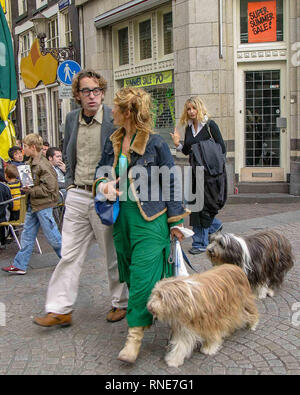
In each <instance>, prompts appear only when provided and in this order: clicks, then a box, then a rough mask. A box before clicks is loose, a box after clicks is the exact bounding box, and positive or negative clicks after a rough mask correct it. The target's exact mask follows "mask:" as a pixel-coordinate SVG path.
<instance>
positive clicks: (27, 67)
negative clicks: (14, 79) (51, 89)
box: [20, 39, 58, 89]
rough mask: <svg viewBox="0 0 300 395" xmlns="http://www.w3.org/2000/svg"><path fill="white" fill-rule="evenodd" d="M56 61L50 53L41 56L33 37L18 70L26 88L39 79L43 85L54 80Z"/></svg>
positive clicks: (37, 43) (38, 46) (32, 85)
mask: <svg viewBox="0 0 300 395" xmlns="http://www.w3.org/2000/svg"><path fill="white" fill-rule="evenodd" d="M57 66H58V62H57V60H56V59H55V58H54V57H53V56H52V55H50V54H47V55H45V56H43V55H42V54H41V51H40V44H39V41H38V39H35V40H34V42H33V44H32V46H31V49H30V52H29V55H28V56H26V57H24V58H22V59H21V63H20V71H21V76H22V78H23V81H24V83H25V86H26V88H28V89H33V88H35V87H36V86H37V85H38V84H39V82H40V81H43V83H44V84H45V85H49V84H52V83H53V82H55V81H56V72H57Z"/></svg>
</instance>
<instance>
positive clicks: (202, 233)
mask: <svg viewBox="0 0 300 395" xmlns="http://www.w3.org/2000/svg"><path fill="white" fill-rule="evenodd" d="M221 226H222V222H221V221H220V220H219V219H218V218H216V217H215V218H214V220H213V222H212V223H211V225H210V227H209V228H203V227H202V226H201V225H199V226H193V232H194V235H193V243H192V246H193V247H195V248H198V249H199V250H201V251H205V250H206V247H207V246H208V244H209V241H208V237H209V235H211V234H213V233H215V232H217V231H218V230H219V229H220V227H221Z"/></svg>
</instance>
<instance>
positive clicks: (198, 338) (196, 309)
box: [147, 265, 258, 367]
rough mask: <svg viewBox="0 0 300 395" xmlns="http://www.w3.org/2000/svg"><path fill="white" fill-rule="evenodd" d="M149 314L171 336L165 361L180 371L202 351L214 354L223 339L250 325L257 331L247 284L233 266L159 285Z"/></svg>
mask: <svg viewBox="0 0 300 395" xmlns="http://www.w3.org/2000/svg"><path fill="white" fill-rule="evenodd" d="M147 308H148V310H149V311H150V312H151V313H152V314H153V316H154V317H156V318H157V319H158V320H159V321H162V322H166V323H168V324H169V325H170V327H171V330H172V338H171V341H170V346H171V347H170V348H171V349H170V351H169V352H168V353H167V354H166V357H165V361H166V363H167V364H168V366H173V367H178V366H180V365H182V364H183V362H184V359H185V358H188V357H190V355H191V354H192V352H193V349H194V347H195V345H196V343H197V342H201V349H200V351H201V352H203V353H204V354H207V355H213V354H215V353H216V352H217V351H218V350H219V348H220V346H221V344H222V342H223V340H222V339H223V338H224V337H226V336H228V335H230V334H231V333H232V332H233V331H235V330H236V329H238V328H242V327H244V326H245V325H249V326H250V328H251V329H252V330H255V328H256V325H257V323H258V311H257V307H256V304H255V297H254V295H253V293H252V292H251V287H250V284H249V281H248V279H247V277H246V275H245V274H244V272H243V271H242V270H241V269H240V268H239V267H237V266H233V265H222V266H220V267H215V268H212V269H210V270H208V271H206V272H203V273H200V274H193V275H190V276H178V277H171V278H168V279H163V280H161V281H159V282H158V283H156V285H155V287H154V289H153V290H152V293H151V296H150V298H149V301H148V304H147Z"/></svg>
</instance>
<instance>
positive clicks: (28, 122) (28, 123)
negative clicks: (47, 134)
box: [24, 97, 33, 134]
mask: <svg viewBox="0 0 300 395" xmlns="http://www.w3.org/2000/svg"><path fill="white" fill-rule="evenodd" d="M24 110H25V111H24V112H25V127H26V134H29V133H33V115H32V114H33V112H32V98H31V97H24Z"/></svg>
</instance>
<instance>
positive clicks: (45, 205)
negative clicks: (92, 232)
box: [2, 133, 61, 274]
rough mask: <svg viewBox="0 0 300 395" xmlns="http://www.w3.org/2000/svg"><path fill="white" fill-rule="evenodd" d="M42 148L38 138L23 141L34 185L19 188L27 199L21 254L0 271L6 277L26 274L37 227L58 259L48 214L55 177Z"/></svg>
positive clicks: (56, 238) (54, 199)
mask: <svg viewBox="0 0 300 395" xmlns="http://www.w3.org/2000/svg"><path fill="white" fill-rule="evenodd" d="M42 146H43V140H42V138H41V137H40V136H39V135H38V134H34V133H31V134H28V135H27V136H26V137H25V138H24V153H25V155H26V156H28V157H29V158H30V159H29V161H28V164H29V165H30V169H31V173H32V178H33V181H34V185H33V186H32V187H22V191H23V192H25V193H26V194H27V195H28V207H27V212H26V217H25V223H24V228H23V232H22V235H21V250H20V251H19V252H18V253H17V255H16V256H15V258H14V261H13V264H12V265H10V266H8V267H4V268H2V270H3V271H5V272H7V273H9V274H26V271H27V267H28V264H29V261H30V258H31V255H32V251H33V248H34V244H35V239H36V237H37V234H38V231H39V228H40V227H42V229H43V232H44V235H45V236H46V238H47V240H48V242H49V244H50V245H51V246H52V247H53V249H54V251H55V252H56V255H57V256H58V257H59V258H60V257H61V235H60V233H59V230H58V228H57V225H56V222H55V220H54V218H53V213H52V209H53V207H55V206H56V205H57V201H58V196H59V192H58V183H57V177H56V173H55V171H54V169H53V167H52V165H51V164H50V163H49V161H48V160H47V159H46V158H45V157H44V156H43V155H42V152H41V150H42Z"/></svg>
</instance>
